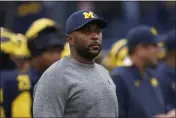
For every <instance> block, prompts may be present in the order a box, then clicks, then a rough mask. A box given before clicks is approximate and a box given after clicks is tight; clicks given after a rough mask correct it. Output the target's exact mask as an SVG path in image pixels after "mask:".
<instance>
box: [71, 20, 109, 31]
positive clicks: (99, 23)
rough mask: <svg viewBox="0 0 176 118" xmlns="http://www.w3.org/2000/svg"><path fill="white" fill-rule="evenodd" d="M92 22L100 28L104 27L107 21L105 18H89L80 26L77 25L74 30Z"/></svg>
mask: <svg viewBox="0 0 176 118" xmlns="http://www.w3.org/2000/svg"><path fill="white" fill-rule="evenodd" d="M92 22H94V23H95V24H97V25H98V26H99V27H100V28H101V29H104V28H106V27H107V26H108V22H107V21H105V20H103V19H99V18H98V19H90V20H87V21H86V22H85V23H84V24H82V25H81V26H79V27H77V28H76V29H75V30H74V31H76V30H79V29H81V28H82V27H84V26H86V25H88V24H90V23H92Z"/></svg>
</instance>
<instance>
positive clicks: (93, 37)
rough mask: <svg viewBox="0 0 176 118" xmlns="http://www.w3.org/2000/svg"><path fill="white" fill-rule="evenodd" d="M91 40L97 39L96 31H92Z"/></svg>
mask: <svg viewBox="0 0 176 118" xmlns="http://www.w3.org/2000/svg"><path fill="white" fill-rule="evenodd" d="M91 35H92V40H98V38H99V35H98V34H97V33H96V32H92V34H91Z"/></svg>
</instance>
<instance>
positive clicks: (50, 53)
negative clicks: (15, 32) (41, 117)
mask: <svg viewBox="0 0 176 118" xmlns="http://www.w3.org/2000/svg"><path fill="white" fill-rule="evenodd" d="M59 30H60V27H59V26H58V25H57V24H56V23H55V22H54V21H53V20H51V19H47V18H42V19H38V20H36V21H35V22H34V23H32V24H31V27H30V28H29V29H28V31H27V32H26V34H25V35H26V37H27V39H26V40H27V41H26V42H27V43H26V44H25V45H26V47H25V48H26V50H28V51H29V53H30V58H29V59H28V61H29V63H30V68H29V69H28V70H27V71H22V72H21V71H14V72H11V71H4V72H1V79H2V90H3V108H4V111H5V117H9V118H11V117H32V114H31V110H32V100H33V99H32V95H33V89H34V85H35V84H36V82H37V81H38V79H39V78H40V76H41V74H42V73H43V72H44V71H45V69H47V68H48V67H49V66H50V65H51V64H53V63H54V62H56V61H57V60H59V59H60V54H61V52H62V50H63V46H64V41H63V40H64V39H63V38H61V37H60V32H59ZM20 50H22V48H20ZM23 51H24V50H23ZM18 52H20V51H18ZM9 93H11V94H9Z"/></svg>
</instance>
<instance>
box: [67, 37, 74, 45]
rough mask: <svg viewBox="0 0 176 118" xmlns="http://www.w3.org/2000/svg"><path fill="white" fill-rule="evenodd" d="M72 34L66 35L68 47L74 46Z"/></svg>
mask: <svg viewBox="0 0 176 118" xmlns="http://www.w3.org/2000/svg"><path fill="white" fill-rule="evenodd" d="M73 40H74V39H73V36H72V35H68V36H67V42H68V43H69V45H70V47H72V46H74V41H73Z"/></svg>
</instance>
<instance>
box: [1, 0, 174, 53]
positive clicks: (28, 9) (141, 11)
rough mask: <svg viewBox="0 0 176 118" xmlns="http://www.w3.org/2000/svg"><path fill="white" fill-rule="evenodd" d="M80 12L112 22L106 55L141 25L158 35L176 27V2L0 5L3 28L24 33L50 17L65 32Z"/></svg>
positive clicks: (62, 2) (106, 33) (21, 3)
mask: <svg viewBox="0 0 176 118" xmlns="http://www.w3.org/2000/svg"><path fill="white" fill-rule="evenodd" d="M79 9H91V10H93V11H94V12H95V13H97V14H98V15H100V16H101V17H103V18H104V19H106V20H107V21H108V22H109V23H110V25H109V27H108V28H107V29H106V30H105V31H104V40H103V42H104V44H103V51H104V52H106V51H107V50H108V49H109V48H110V46H111V45H112V44H113V43H114V42H115V41H117V40H118V39H120V38H124V37H125V35H126V33H127V31H128V30H129V29H130V28H132V27H134V26H136V25H138V24H146V25H151V26H154V27H155V28H156V29H157V30H158V31H159V33H165V32H167V31H168V30H170V29H173V28H174V27H175V26H176V18H175V17H176V15H175V14H176V13H175V12H176V10H175V9H176V8H175V2H174V1H173V2H171V1H150V2H149V1H140V2H139V1H134V2H133V1H111V2H109V1H96V2H95V1H70V2H68V1H53V2H52V1H41V2H32V1H31V2H22V1H18V2H17V1H16V2H15V1H11V2H10V1H9V2H8V1H6V2H1V4H0V17H1V18H0V26H3V27H5V28H8V29H10V30H12V31H13V32H17V33H25V31H26V30H27V28H28V27H29V25H30V24H31V23H32V22H33V21H34V20H36V19H38V18H41V17H49V18H52V19H54V20H55V21H56V22H57V23H59V24H60V25H61V26H62V29H63V33H64V31H65V22H66V19H67V18H68V16H69V15H70V14H71V13H73V12H74V11H76V10H79Z"/></svg>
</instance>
